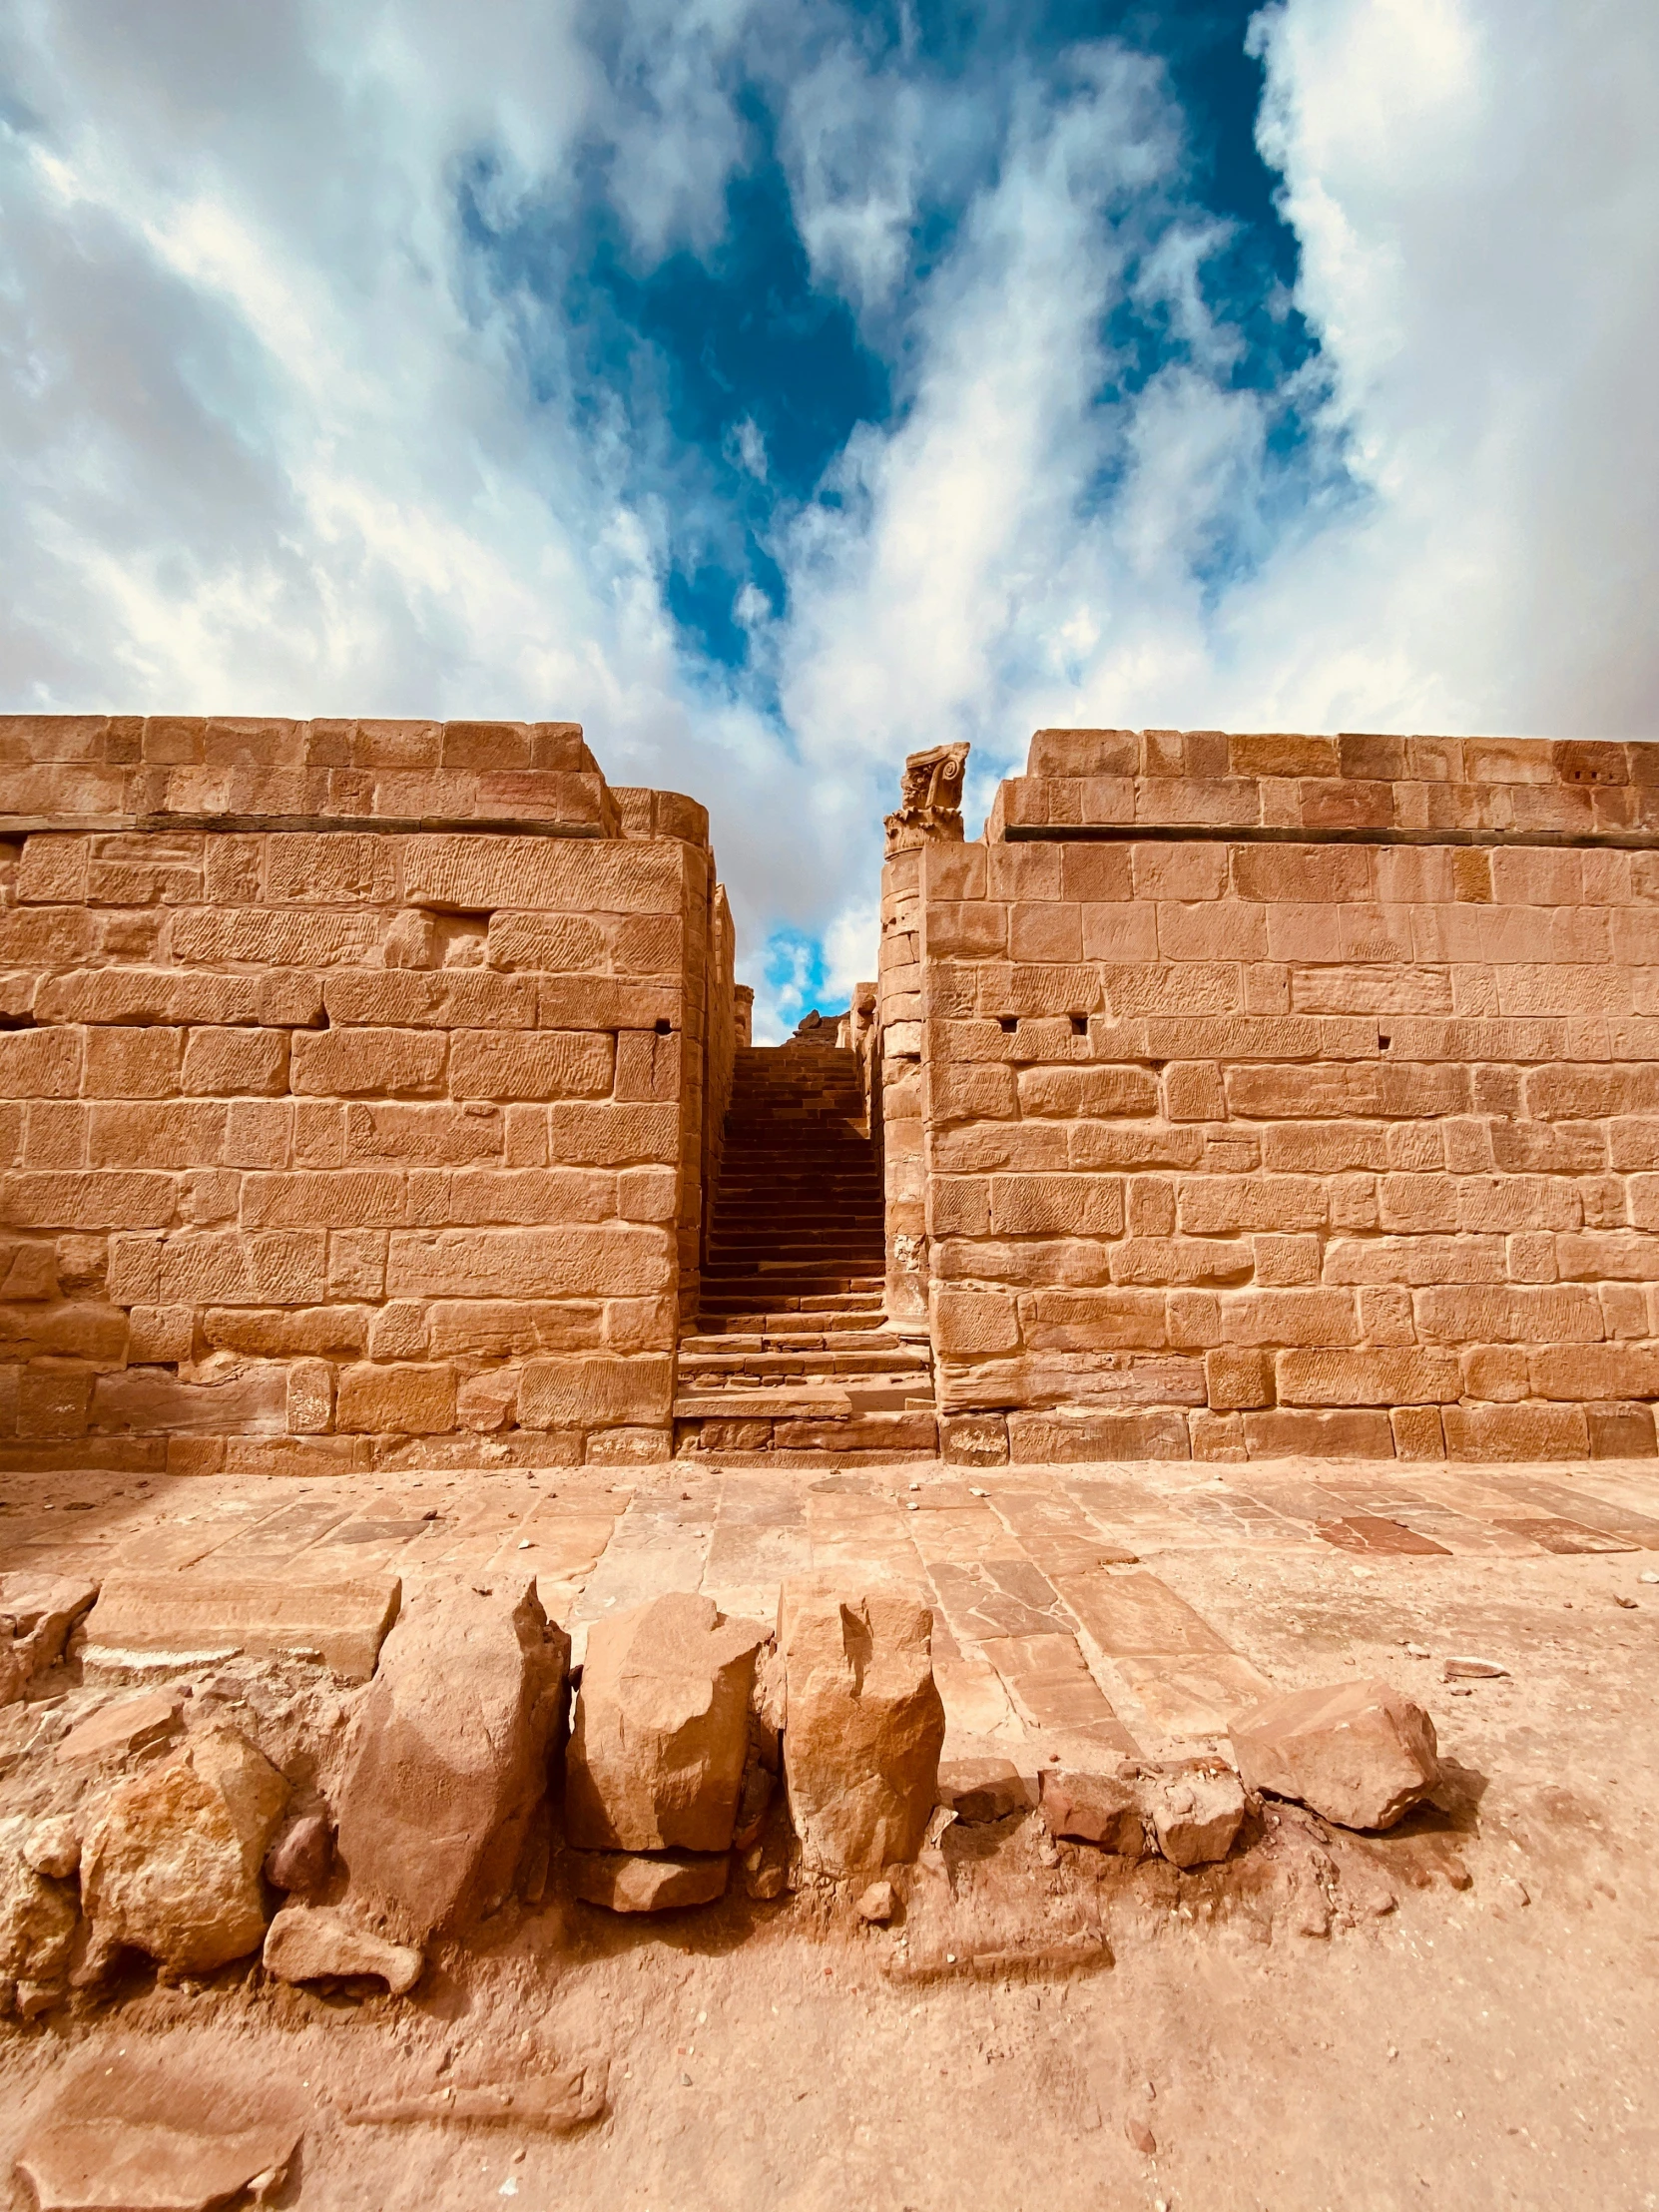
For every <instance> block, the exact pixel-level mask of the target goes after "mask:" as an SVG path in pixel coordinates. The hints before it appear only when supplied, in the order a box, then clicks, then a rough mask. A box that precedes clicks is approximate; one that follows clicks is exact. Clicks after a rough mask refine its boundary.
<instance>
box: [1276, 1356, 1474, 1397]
mask: <svg viewBox="0 0 1659 2212" xmlns="http://www.w3.org/2000/svg"><path fill="white" fill-rule="evenodd" d="M1275 1368H1276V1374H1277V1380H1278V1391H1279V1400H1280V1403H1281V1404H1282V1405H1344V1406H1357V1405H1422V1404H1434V1403H1447V1402H1450V1401H1451V1400H1453V1399H1455V1398H1457V1397H1459V1396H1461V1394H1462V1388H1463V1378H1462V1369H1461V1366H1460V1364H1459V1363H1458V1361H1457V1359H1456V1358H1455V1356H1454V1355H1453V1354H1451V1353H1449V1352H1431V1351H1427V1350H1419V1349H1415V1348H1412V1349H1399V1350H1383V1351H1377V1352H1340V1351H1314V1352H1310V1351H1296V1352H1281V1353H1280V1354H1279V1355H1278V1356H1277V1359H1276V1362H1275Z"/></svg>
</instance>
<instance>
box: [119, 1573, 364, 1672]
mask: <svg viewBox="0 0 1659 2212" xmlns="http://www.w3.org/2000/svg"><path fill="white" fill-rule="evenodd" d="M401 1594H402V1591H401V1584H400V1583H399V1581H398V1578H397V1577H396V1575H392V1574H375V1575H353V1576H349V1577H346V1578H344V1579H334V1580H329V1581H326V1582H324V1581H316V1580H311V1579H308V1578H305V1577H299V1576H294V1575H278V1574H269V1575H257V1576H255V1575H247V1576H225V1575H222V1574H214V1573H212V1572H208V1571H202V1572H198V1573H193V1574H133V1573H118V1574H112V1575H108V1576H106V1577H105V1580H104V1585H103V1588H102V1590H101V1591H100V1592H99V1596H98V1603H97V1604H96V1605H95V1606H94V1607H93V1609H92V1613H91V1615H90V1617H89V1618H88V1621H87V1649H86V1665H87V1667H88V1669H89V1670H90V1671H91V1672H92V1673H93V1674H97V1673H99V1672H100V1671H101V1670H108V1669H111V1668H127V1667H130V1666H131V1665H133V1664H134V1663H135V1662H139V1663H144V1662H148V1663H150V1664H151V1665H163V1664H165V1663H166V1662H167V1661H168V1660H169V1659H170V1658H171V1659H172V1660H174V1661H175V1662H176V1663H177V1664H178V1665H180V1666H184V1665H187V1664H200V1663H201V1661H202V1660H203V1659H204V1658H213V1657H229V1656H230V1655H231V1654H232V1653H235V1652H245V1653H246V1654H247V1655H248V1656H249V1657H250V1658H260V1659H264V1658H280V1657H282V1656H284V1655H285V1654H287V1653H291V1652H303V1653H311V1654H314V1655H315V1656H316V1657H317V1658H319V1659H320V1660H321V1662H322V1664H323V1665H324V1666H325V1667H327V1668H328V1669H329V1671H330V1672H331V1673H333V1674H337V1675H339V1676H340V1677H341V1678H342V1679H343V1680H345V1681H347V1682H366V1681H367V1679H368V1677H369V1676H370V1675H371V1674H372V1673H373V1672H374V1662H375V1659H376V1658H377V1656H378V1654H379V1650H380V1646H381V1643H382V1642H383V1641H384V1639H385V1636H386V1633H387V1631H388V1629H389V1628H390V1627H391V1624H392V1622H393V1621H394V1620H395V1619H396V1618H397V1609H398V1605H399V1603H400V1601H401Z"/></svg>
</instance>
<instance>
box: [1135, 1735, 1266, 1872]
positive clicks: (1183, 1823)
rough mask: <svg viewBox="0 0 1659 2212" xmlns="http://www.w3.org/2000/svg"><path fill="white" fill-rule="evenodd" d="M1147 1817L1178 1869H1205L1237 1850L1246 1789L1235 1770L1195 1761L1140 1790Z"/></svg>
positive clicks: (1151, 1780)
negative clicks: (1235, 1842)
mask: <svg viewBox="0 0 1659 2212" xmlns="http://www.w3.org/2000/svg"><path fill="white" fill-rule="evenodd" d="M1141 1792H1142V1797H1141V1803H1142V1811H1143V1815H1144V1817H1145V1818H1146V1820H1147V1821H1148V1824H1149V1825H1150V1827H1151V1829H1152V1831H1153V1834H1154V1835H1155V1836H1156V1837H1157V1839H1158V1849H1159V1850H1160V1851H1161V1852H1162V1853H1163V1855H1164V1857H1165V1858H1166V1859H1167V1860H1168V1861H1169V1862H1170V1864H1171V1866H1174V1867H1204V1866H1209V1865H1211V1864H1212V1863H1213V1862H1214V1861H1216V1860H1218V1859H1225V1858H1226V1857H1227V1854H1228V1853H1229V1852H1230V1851H1231V1850H1232V1849H1233V1844H1234V1839H1235V1838H1236V1837H1237V1835H1238V1833H1239V1829H1240V1826H1241V1824H1242V1823H1243V1821H1244V1815H1245V1794H1244V1784H1243V1783H1242V1782H1241V1781H1240V1780H1239V1778H1238V1776H1237V1775H1236V1774H1235V1773H1234V1772H1233V1770H1232V1768H1231V1767H1224V1766H1222V1765H1220V1763H1219V1762H1214V1763H1211V1762H1201V1761H1195V1762H1193V1764H1192V1765H1190V1766H1187V1767H1183V1768H1177V1769H1175V1770H1173V1771H1170V1770H1161V1771H1159V1772H1157V1773H1154V1774H1150V1775H1148V1776H1147V1777H1146V1779H1145V1780H1144V1781H1143V1783H1142V1785H1141Z"/></svg>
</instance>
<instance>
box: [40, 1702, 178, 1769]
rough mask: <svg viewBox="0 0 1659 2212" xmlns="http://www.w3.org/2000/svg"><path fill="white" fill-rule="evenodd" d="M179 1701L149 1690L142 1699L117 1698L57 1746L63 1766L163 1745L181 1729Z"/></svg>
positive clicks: (116, 1756) (60, 1763)
mask: <svg viewBox="0 0 1659 2212" xmlns="http://www.w3.org/2000/svg"><path fill="white" fill-rule="evenodd" d="M179 1715H180V1700H179V1698H178V1696H177V1694H176V1693H174V1692H172V1691H168V1690H151V1691H147V1692H146V1693H145V1694H144V1695H143V1696H142V1697H124V1698H117V1699H116V1701H115V1703H114V1704H113V1705H106V1706H104V1707H103V1708H102V1709H101V1710H100V1711H98V1712H96V1713H94V1714H93V1715H92V1717H91V1719H90V1720H84V1721H83V1722H82V1723H81V1725H80V1726H79V1728H72V1729H71V1730H70V1732H69V1734H68V1735H67V1736H66V1737H65V1738H64V1740H63V1742H62V1743H61V1744H60V1745H59V1746H58V1754H57V1756H58V1764H59V1766H61V1767H72V1766H76V1765H79V1764H80V1763H81V1762H82V1761H88V1762H90V1761H92V1760H95V1759H124V1758H126V1757H127V1756H128V1754H129V1753H131V1752H135V1751H143V1750H146V1749H147V1748H148V1747H149V1746H150V1745H151V1744H159V1743H164V1742H165V1741H166V1740H167V1738H168V1737H169V1736H175V1735H177V1734H178V1732H179V1727H180V1718H179Z"/></svg>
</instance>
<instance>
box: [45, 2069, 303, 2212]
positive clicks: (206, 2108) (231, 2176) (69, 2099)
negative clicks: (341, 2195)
mask: <svg viewBox="0 0 1659 2212" xmlns="http://www.w3.org/2000/svg"><path fill="white" fill-rule="evenodd" d="M304 2124H305V2105H304V2101H303V2099H302V2098H301V2096H300V2095H299V2094H298V2092H297V2091H296V2090H295V2089H294V2088H293V2086H292V2085H291V2084H288V2083H285V2082H281V2081H273V2080H271V2079H270V2078H269V2076H268V2075H266V2074H265V2073H264V2072H253V2071H249V2072H243V2071H238V2070H234V2069H233V2067H232V2065H231V2064H230V2063H229V2062H225V2061H220V2060H216V2059H214V2058H212V2057H206V2056H204V2055H203V2054H202V2053H201V2052H200V2051H196V2052H193V2053H192V2054H191V2056H190V2057H189V2058H188V2059H174V2058H160V2057H156V2058H153V2057H146V2056H140V2055H138V2054H136V2053H135V2054H132V2055H129V2054H127V2053H125V2052H122V2053H120V2054H118V2055H111V2054H109V2053H106V2052H105V2051H104V2050H103V2049H100V2050H99V2051H98V2052H97V2053H96V2054H95V2055H94V2056H93V2057H91V2058H89V2059H88V2060H87V2061H86V2062H84V2063H83V2064H81V2065H79V2066H77V2067H76V2069H75V2070H74V2071H73V2072H72V2073H71V2074H70V2076H69V2078H68V2079H67V2080H66V2081H65V2082H64V2083H63V2085H62V2086H61V2087H60V2088H59V2089H58V2091H57V2093H56V2095H55V2096H54V2097H53V2098H52V2101H51V2103H50V2104H49V2106H48V2107H47V2110H46V2112H45V2114H44V2115H43V2116H42V2117H41V2118H40V2119H39V2120H37V2121H36V2123H35V2125H34V2126H33V2127H32V2128H31V2129H30V2130H29V2132H28V2133H27V2134H26V2135H25V2137H24V2139H23V2143H22V2146H21V2148H20V2149H19V2151H18V2153H17V2165H18V2170H19V2172H20V2173H22V2174H24V2175H26V2176H27V2178H28V2180H29V2182H30V2184H31V2185H32V2187H33V2189H34V2193H35V2202H36V2204H37V2205H38V2207H39V2212H104V2208H113V2207H115V2206H135V2207H136V2206H143V2207H144V2208H145V2212H208V2207H210V2206H215V2205H221V2204H228V2203H231V2202H233V2201H235V2202H239V2203H240V2202H241V2201H242V2192H243V2191H244V2190H246V2189H248V2188H250V2187H251V2186H252V2185H253V2183H254V2181H255V2180H256V2178H257V2177H259V2176H263V2175H270V2176H271V2177H272V2178H271V2183H270V2186H272V2187H275V2186H276V2185H277V2183H278V2182H279V2181H280V2179H281V2177H282V2176H283V2174H284V2173H285V2172H286V2170H287V2167H288V2164H289V2161H290V2160H291V2159H292V2157H293V2154H294V2151H295V2149H296V2148H297V2147H298V2143H299V2137H300V2135H301V2133H302V2132H303V2129H304Z"/></svg>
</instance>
